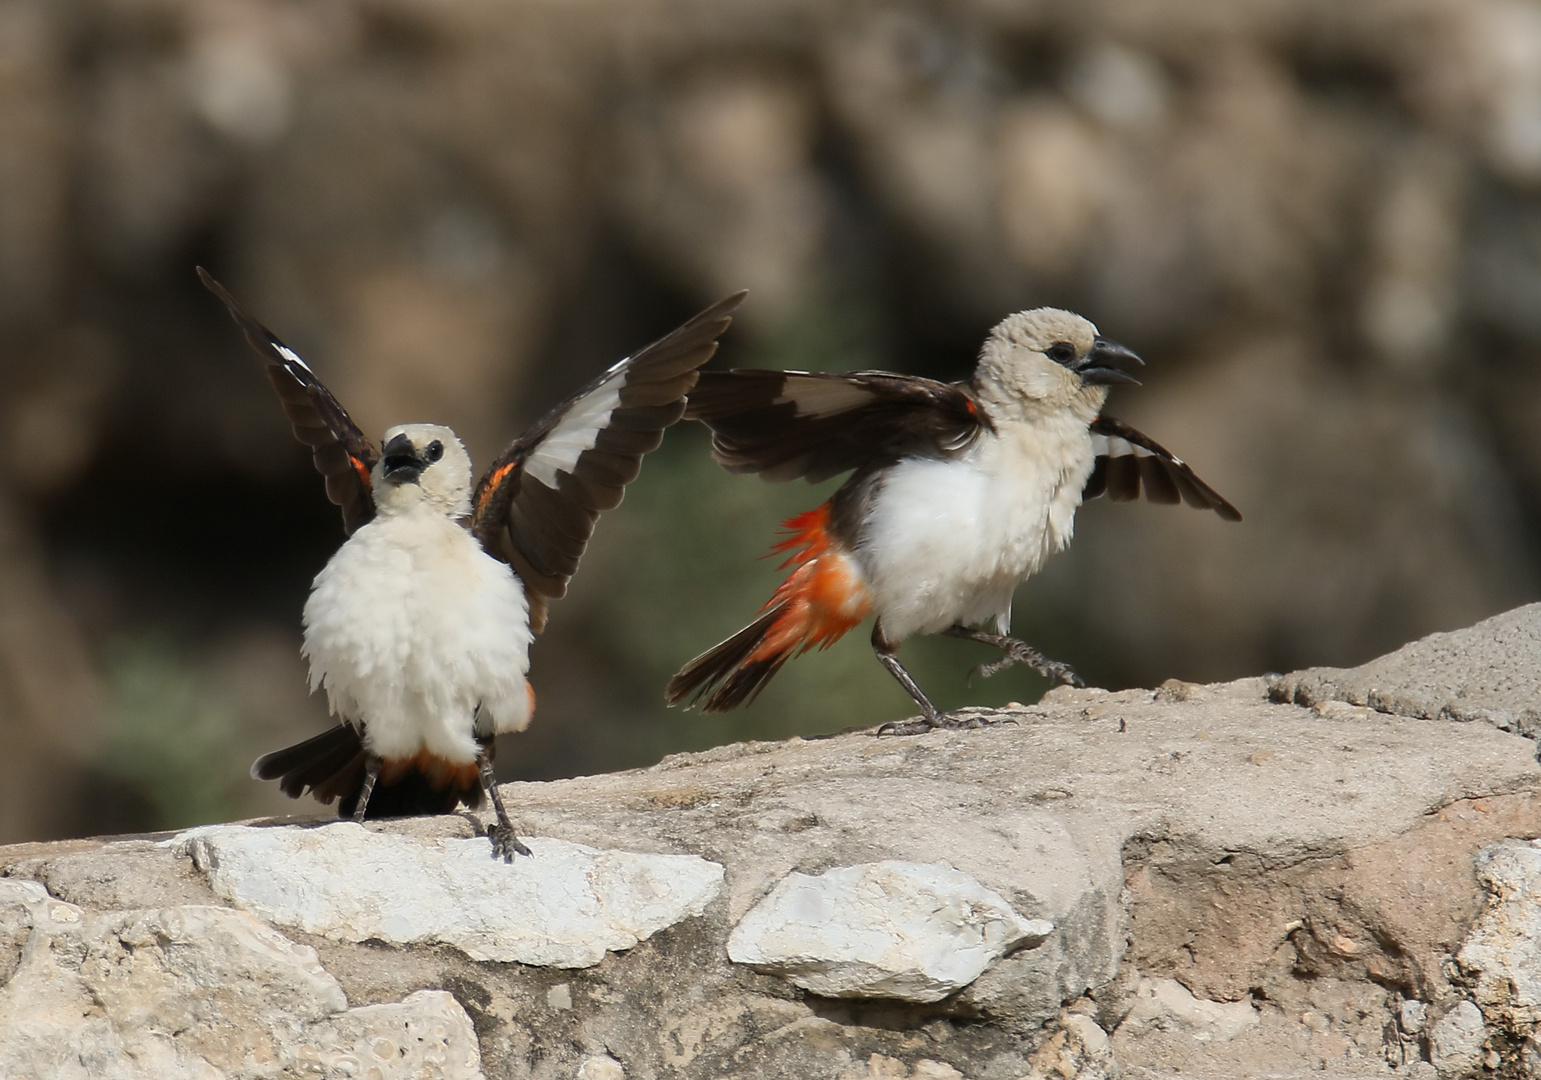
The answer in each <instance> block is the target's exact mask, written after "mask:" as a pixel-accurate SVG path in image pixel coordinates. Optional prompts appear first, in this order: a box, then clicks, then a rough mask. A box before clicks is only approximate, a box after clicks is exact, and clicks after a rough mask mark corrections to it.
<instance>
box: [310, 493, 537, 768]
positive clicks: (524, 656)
mask: <svg viewBox="0 0 1541 1080" xmlns="http://www.w3.org/2000/svg"><path fill="white" fill-rule="evenodd" d="M531 638H532V635H531V632H530V622H529V605H528V602H527V600H526V598H525V594H524V588H523V585H522V584H521V583H520V581H519V579H518V578H517V577H516V576H515V575H514V573H513V572H512V571H511V570H510V569H509V568H508V567H507V566H506V565H505V564H503V563H501V562H499V561H497V560H496V559H494V558H492V557H491V556H489V555H488V554H487V553H486V552H485V551H483V550H482V547H481V545H480V544H478V543H477V542H476V540H475V538H473V537H472V536H471V535H470V534H469V533H467V532H466V531H465V530H464V529H462V528H461V527H460V526H459V525H457V524H456V523H455V522H454V521H452V520H450V519H448V518H446V517H444V516H442V515H441V514H437V513H433V512H431V511H427V510H426V509H425V510H424V511H423V512H420V513H403V514H394V515H391V516H389V517H379V518H376V519H375V520H373V521H371V522H370V523H369V524H367V525H365V526H364V527H363V528H361V529H359V530H358V532H356V533H354V535H353V536H352V537H351V538H350V539H349V540H348V541H347V543H345V544H343V546H342V547H341V548H340V549H338V551H337V554H336V555H334V556H332V559H331V561H330V562H328V563H327V564H326V566H325V568H324V569H322V571H321V573H320V574H318V575H317V576H316V580H315V584H314V585H313V586H312V589H311V594H310V599H309V600H308V601H307V602H306V604H305V648H304V652H305V656H306V657H307V658H308V659H309V661H310V681H311V688H312V689H315V688H316V687H318V686H324V687H325V688H326V692H327V697H328V700H329V701H330V703H331V707H332V711H333V712H334V713H337V714H339V715H341V716H343V717H344V718H346V719H348V720H351V721H353V722H354V723H357V724H361V725H362V727H363V731H364V743H365V745H366V746H367V747H368V748H369V749H370V750H372V751H373V752H374V753H377V754H379V755H380V756H382V757H386V758H394V757H406V756H412V755H415V754H416V753H417V752H418V751H419V750H420V749H422V748H424V747H426V748H427V749H428V750H429V751H430V752H432V753H434V754H436V755H438V756H440V757H444V758H448V759H449V760H451V761H455V762H469V761H473V760H475V758H476V753H477V746H476V741H475V738H474V735H473V725H474V717H475V713H476V709H477V707H478V706H480V707H481V708H482V709H483V710H485V712H486V713H487V714H488V715H489V716H490V717H491V718H492V720H493V723H494V725H495V730H496V731H499V732H503V731H520V730H523V729H524V727H526V726H527V725H528V724H529V722H530V701H529V694H528V689H527V686H526V681H525V675H526V673H527V672H528V671H529V651H530V641H531Z"/></svg>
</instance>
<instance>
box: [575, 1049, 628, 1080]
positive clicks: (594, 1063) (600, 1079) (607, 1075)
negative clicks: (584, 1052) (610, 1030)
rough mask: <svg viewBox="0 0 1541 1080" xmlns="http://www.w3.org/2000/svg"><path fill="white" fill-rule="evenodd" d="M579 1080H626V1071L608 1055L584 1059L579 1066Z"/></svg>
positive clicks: (597, 1055)
mask: <svg viewBox="0 0 1541 1080" xmlns="http://www.w3.org/2000/svg"><path fill="white" fill-rule="evenodd" d="M577 1080H626V1070H625V1068H624V1067H622V1065H621V1063H620V1062H619V1061H616V1060H615V1058H613V1057H611V1056H610V1055H608V1054H596V1055H595V1056H594V1057H591V1058H584V1060H583V1064H582V1065H579V1066H578V1077H577Z"/></svg>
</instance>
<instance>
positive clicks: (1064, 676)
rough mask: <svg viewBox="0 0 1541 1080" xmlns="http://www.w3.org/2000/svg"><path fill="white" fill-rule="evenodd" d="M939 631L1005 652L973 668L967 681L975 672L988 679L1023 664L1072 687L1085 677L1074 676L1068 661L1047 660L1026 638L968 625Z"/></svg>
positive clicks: (1083, 682)
mask: <svg viewBox="0 0 1541 1080" xmlns="http://www.w3.org/2000/svg"><path fill="white" fill-rule="evenodd" d="M942 632H943V633H944V634H947V635H948V636H950V637H957V638H964V639H966V640H968V641H977V642H979V643H980V644H981V645H993V646H994V647H995V648H997V649H1000V650H1001V652H1002V653H1003V654H1004V655H1003V656H1002V657H1001V658H1000V659H999V660H991V661H990V662H988V663H984V664H980V665H979V666H978V667H976V668H975V669H974V670H973V671H971V672H970V673H969V679H970V680H972V679H973V677H974V676H975V675H978V676H980V677H981V678H984V679H988V678H989V677H990V676H991V675H994V674H995V673H996V672H997V671H1005V670H1006V669H1007V668H1009V667H1012V666H1013V665H1015V664H1026V665H1027V666H1028V667H1030V668H1032V669H1033V670H1034V671H1036V672H1038V674H1040V675H1042V676H1043V677H1044V678H1046V679H1052V680H1053V681H1055V682H1062V683H1068V684H1069V685H1071V686H1085V685H1086V680H1085V679H1082V678H1081V676H1079V675H1077V674H1076V673H1075V669H1074V668H1072V667H1071V666H1070V665H1069V664H1066V663H1062V662H1061V661H1059V660H1050V659H1049V658H1048V657H1046V656H1044V655H1043V653H1041V652H1039V651H1038V650H1037V649H1035V648H1033V647H1032V646H1031V645H1029V644H1027V643H1026V642H1025V641H1018V640H1017V639H1016V638H1014V637H1007V636H1006V635H1005V634H988V633H986V632H985V631H983V630H972V629H970V628H969V627H967V626H949V627H948V628H947V629H946V630H944V631H942Z"/></svg>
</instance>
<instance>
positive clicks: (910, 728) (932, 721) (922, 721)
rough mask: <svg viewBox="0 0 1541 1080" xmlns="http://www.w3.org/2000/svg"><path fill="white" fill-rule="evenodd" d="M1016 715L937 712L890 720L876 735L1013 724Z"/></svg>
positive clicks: (966, 729)
mask: <svg viewBox="0 0 1541 1080" xmlns="http://www.w3.org/2000/svg"><path fill="white" fill-rule="evenodd" d="M1016 722H1017V720H1016V717H1013V716H994V715H991V714H990V713H988V712H976V711H973V710H970V711H969V712H966V713H937V714H936V716H935V718H927V717H924V716H917V717H915V718H914V719H911V720H891V721H889V722H888V723H886V724H884V725H883V726H882V727H880V728H878V730H877V733H878V735H879V736H880V737H881V736H884V735H924V734H925V733H926V732H928V731H937V730H944V731H973V730H976V729H978V728H985V727H994V726H995V725H997V724H1015V723H1016Z"/></svg>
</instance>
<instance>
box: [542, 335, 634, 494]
mask: <svg viewBox="0 0 1541 1080" xmlns="http://www.w3.org/2000/svg"><path fill="white" fill-rule="evenodd" d="M630 360H631V357H629V356H628V357H627V358H626V359H625V360H622V361H621V362H620V363H618V364H616V365H614V366H613V367H611V369H610V373H609V375H608V376H607V377H606V378H605V381H604V382H602V383H600V384H599V385H598V386H596V387H595V388H594V389H593V390H591V391H589V393H588V394H586V395H585V396H584V397H582V398H579V399H578V400H577V401H575V402H573V406H572V408H570V409H568V410H567V412H566V413H565V414H563V416H562V419H560V420H558V421H557V424H556V427H554V428H552V429H551V434H549V435H547V436H546V437H545V438H544V439H542V440H541V441H540V445H538V446H537V447H536V448H535V451H534V453H532V454H530V456H529V457H528V458H526V459H525V462H524V474H525V475H526V476H533V477H534V478H535V479H537V480H539V481H540V482H541V483H542V484H545V485H546V486H547V487H548V488H551V489H552V490H553V491H555V490H556V487H557V473H559V472H565V473H571V472H572V471H573V469H575V468H576V467H577V465H578V458H579V457H581V456H582V454H583V452H584V451H585V450H592V449H594V443H595V442H596V441H598V439H599V433H600V432H601V431H603V430H605V426H606V425H607V424H609V423H610V414H611V413H613V412H614V411H615V409H616V406H618V405H620V403H621V388H622V387H623V386H625V385H626V364H627V362H628V361H630Z"/></svg>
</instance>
